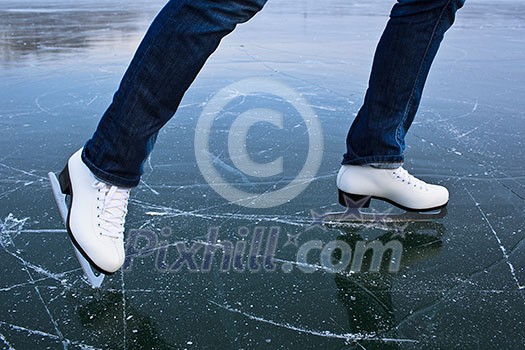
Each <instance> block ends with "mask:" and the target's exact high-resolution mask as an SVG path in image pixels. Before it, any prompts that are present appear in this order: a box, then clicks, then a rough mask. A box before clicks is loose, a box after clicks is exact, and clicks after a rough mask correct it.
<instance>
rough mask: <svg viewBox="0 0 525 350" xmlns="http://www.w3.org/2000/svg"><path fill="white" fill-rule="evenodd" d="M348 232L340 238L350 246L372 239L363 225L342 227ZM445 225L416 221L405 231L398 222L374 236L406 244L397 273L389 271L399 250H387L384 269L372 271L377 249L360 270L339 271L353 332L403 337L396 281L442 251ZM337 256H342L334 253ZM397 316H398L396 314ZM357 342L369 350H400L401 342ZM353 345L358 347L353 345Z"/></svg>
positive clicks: (342, 298) (338, 280) (341, 293)
mask: <svg viewBox="0 0 525 350" xmlns="http://www.w3.org/2000/svg"><path fill="white" fill-rule="evenodd" d="M342 230H343V231H344V232H345V234H343V235H342V236H340V237H338V238H337V240H340V241H343V242H345V243H346V244H348V245H349V246H350V247H355V246H356V244H357V243H358V242H362V241H363V240H365V241H372V240H371V239H370V238H369V237H366V236H365V237H363V233H365V234H366V232H360V231H364V229H363V228H360V227H347V228H343V229H342ZM444 233H445V227H444V226H443V225H442V224H441V223H438V222H431V221H428V222H412V223H407V224H406V225H405V226H404V227H403V229H402V232H400V230H399V226H398V225H394V224H392V225H391V230H387V232H386V233H384V234H382V235H381V236H379V237H376V238H374V239H373V241H379V242H381V243H382V244H383V245H385V246H386V245H387V244H388V243H389V242H392V240H397V241H399V242H400V243H401V245H402V249H403V251H402V256H401V261H400V264H399V270H398V272H397V273H392V272H391V270H389V265H390V263H391V259H392V258H393V255H394V253H395V252H393V251H392V250H389V251H383V252H382V253H384V254H383V255H382V257H381V269H380V270H379V272H370V270H369V267H370V266H371V264H372V260H373V259H374V254H376V252H375V251H373V250H372V249H369V250H368V251H367V252H365V254H364V256H363V264H362V268H361V270H360V271H351V267H348V268H347V269H346V270H345V271H342V272H341V273H338V274H337V275H336V277H335V282H336V285H337V287H338V291H337V294H338V297H339V299H340V301H341V302H342V304H343V305H344V306H345V308H346V309H347V312H348V324H349V328H350V329H349V332H352V333H359V332H362V333H374V334H376V335H377V336H380V337H388V338H402V335H401V334H397V333H398V332H397V329H396V326H397V324H398V323H397V322H399V321H400V317H399V313H400V312H397V313H396V311H398V310H396V307H395V305H394V303H393V301H392V295H393V294H394V293H393V291H392V285H393V281H394V280H395V279H396V277H397V276H399V274H402V273H403V271H406V270H407V269H409V268H410V267H412V266H415V265H417V264H418V263H421V262H423V261H424V260H427V259H429V258H431V257H435V256H437V255H439V254H440V252H441V248H442V245H443V243H442V240H441V237H442V236H443V234H444ZM333 258H334V259H335V260H337V259H338V257H337V255H336V254H334V256H333ZM396 316H397V317H396ZM358 343H359V344H357V343H356V344H354V345H356V346H357V347H356V348H366V349H382V350H384V349H400V348H401V345H400V344H397V343H392V342H388V343H381V342H377V341H359V342H358ZM349 348H354V347H353V346H351V347H349Z"/></svg>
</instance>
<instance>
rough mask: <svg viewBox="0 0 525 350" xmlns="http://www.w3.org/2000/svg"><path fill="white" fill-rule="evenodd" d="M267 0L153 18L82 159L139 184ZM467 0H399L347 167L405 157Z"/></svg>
mask: <svg viewBox="0 0 525 350" xmlns="http://www.w3.org/2000/svg"><path fill="white" fill-rule="evenodd" d="M265 2H266V0H172V1H170V2H168V3H167V4H166V6H165V7H164V8H163V9H162V11H161V12H160V13H159V15H158V16H157V17H156V18H155V20H154V21H153V23H152V24H151V26H150V28H149V30H148V32H147V33H146V35H145V37H144V39H143V41H142V43H141V44H140V46H139V48H138V50H137V52H136V53H135V56H134V58H133V60H132V62H131V63H130V65H129V67H128V69H127V71H126V73H125V75H124V77H123V79H122V81H121V84H120V86H119V89H118V90H117V92H116V93H115V95H114V97H113V101H112V103H111V105H110V106H109V108H108V109H107V110H106V112H105V113H104V115H103V117H102V119H101V120H100V123H99V125H98V127H97V130H96V131H95V133H94V135H93V137H92V138H91V139H90V140H89V141H88V142H87V143H86V144H85V147H84V151H83V153H82V160H83V161H84V163H85V164H86V165H87V166H88V168H89V169H90V170H91V171H92V172H93V174H94V175H95V176H96V177H98V178H99V179H100V180H103V181H105V182H107V183H110V184H113V185H117V186H120V187H134V186H137V185H138V183H139V181H140V176H141V175H142V173H143V164H144V162H145V160H146V158H147V157H148V155H149V153H150V152H151V151H152V149H153V146H154V144H155V141H156V138H157V134H158V132H159V130H160V129H161V128H162V126H163V125H164V124H166V122H167V121H168V120H169V119H170V118H171V117H172V116H173V114H174V113H175V111H176V110H177V108H178V106H179V103H180V101H181V99H182V97H183V95H184V93H185V92H186V90H187V89H188V87H189V86H190V84H191V83H192V82H193V80H194V79H195V77H196V76H197V74H198V72H199V71H200V69H201V68H202V66H203V65H204V63H205V62H206V60H207V58H208V57H209V56H210V55H211V54H212V53H213V52H214V51H215V49H216V48H217V46H218V45H219V43H220V41H221V39H222V38H223V37H224V36H225V35H227V34H228V33H230V32H231V31H232V30H233V29H234V28H235V26H236V25H237V24H239V23H242V22H245V21H247V20H249V19H250V18H251V17H253V16H254V15H255V14H256V13H257V12H258V11H259V10H261V9H262V7H263V6H264V4H265ZM463 3H464V0H398V3H397V4H396V5H395V6H394V8H393V10H392V13H391V18H390V20H389V22H388V24H387V27H386V29H385V32H384V34H383V37H382V38H381V41H380V42H379V45H378V48H377V51H376V54H375V59H374V64H373V69H372V73H371V78H370V85H369V88H368V91H367V94H366V98H365V102H364V105H363V107H362V108H361V110H360V112H359V114H358V116H357V118H356V119H355V121H354V123H353V125H352V127H351V129H350V131H349V133H348V138H347V146H348V147H347V153H346V154H345V155H344V161H343V163H344V164H369V163H390V162H402V161H403V150H404V148H405V144H404V137H405V134H406V132H407V130H408V128H409V127H410V124H411V122H412V120H413V118H414V115H415V113H416V110H417V107H418V104H419V101H420V98H421V93H422V90H423V85H424V82H425V79H426V77H427V74H428V71H429V69H430V65H431V63H432V61H433V59H434V57H435V55H436V52H437V50H438V47H439V44H440V42H441V40H442V39H443V34H444V33H445V31H446V30H447V29H448V28H449V27H450V26H451V25H452V23H453V21H454V16H455V12H456V10H457V9H458V8H460V7H461V6H462V5H463Z"/></svg>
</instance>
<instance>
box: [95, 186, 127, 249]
mask: <svg viewBox="0 0 525 350" xmlns="http://www.w3.org/2000/svg"><path fill="white" fill-rule="evenodd" d="M93 187H94V188H96V189H98V197H97V201H98V202H99V203H98V205H97V209H98V210H99V212H98V215H97V217H98V219H99V224H98V226H99V228H100V234H101V235H103V236H107V237H112V238H116V239H122V238H123V237H124V223H125V221H126V214H127V213H128V200H129V193H130V189H129V188H120V187H117V186H111V185H108V184H106V183H104V182H100V181H96V182H95V183H94V184H93Z"/></svg>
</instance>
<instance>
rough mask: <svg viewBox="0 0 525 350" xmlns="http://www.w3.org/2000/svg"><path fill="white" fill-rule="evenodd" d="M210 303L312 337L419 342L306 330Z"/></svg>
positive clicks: (406, 341) (415, 341)
mask: <svg viewBox="0 0 525 350" xmlns="http://www.w3.org/2000/svg"><path fill="white" fill-rule="evenodd" d="M208 302H209V303H210V304H213V305H215V306H217V307H219V308H221V309H223V310H226V311H229V312H232V313H236V314H240V315H243V316H245V317H247V318H249V319H250V320H254V321H258V322H263V323H267V324H271V325H273V326H277V327H280V328H286V329H289V330H292V331H296V332H299V333H306V334H311V335H315V336H318V337H325V338H334V339H343V340H346V341H351V342H354V341H358V340H368V341H378V342H395V343H417V342H418V341H417V340H414V339H403V338H380V337H378V336H377V335H375V334H372V333H345V334H340V333H333V332H330V331H318V330H313V329H308V328H304V327H298V326H294V325H291V324H289V323H279V322H276V321H273V320H268V319H265V318H263V317H260V316H256V315H252V314H250V313H247V312H244V311H241V310H238V309H235V308H233V307H231V306H229V305H221V304H219V303H217V302H215V301H213V300H208Z"/></svg>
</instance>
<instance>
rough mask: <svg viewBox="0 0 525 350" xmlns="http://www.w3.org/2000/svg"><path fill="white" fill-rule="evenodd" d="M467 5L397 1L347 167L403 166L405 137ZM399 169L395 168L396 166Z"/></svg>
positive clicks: (445, 0)
mask: <svg viewBox="0 0 525 350" xmlns="http://www.w3.org/2000/svg"><path fill="white" fill-rule="evenodd" d="M464 2H465V0H398V3H397V4H395V5H394V7H393V9H392V12H391V15H390V20H389V21H388V24H387V26H386V29H385V31H384V33H383V35H382V37H381V40H380V41H379V44H378V46H377V50H376V54H375V58H374V63H373V66H372V72H371V75H370V81H369V87H368V91H367V93H366V96H365V100H364V104H363V106H362V107H361V109H360V111H359V113H358V115H357V117H356V119H355V120H354V122H353V124H352V126H351V128H350V130H349V132H348V136H347V140H346V142H347V153H346V154H345V155H344V158H343V162H342V163H343V164H353V165H364V164H371V163H394V164H397V165H398V166H399V164H401V163H402V162H403V152H404V150H405V135H406V133H407V131H408V128H409V127H410V125H411V124H412V121H413V120H414V116H415V114H416V112H417V109H418V106H419V102H420V100H421V95H422V92H423V86H424V84H425V81H426V78H427V76H428V72H429V70H430V66H431V64H432V61H433V60H434V57H435V56H436V53H437V51H438V48H439V45H440V43H441V41H442V40H443V36H444V34H445V32H446V31H447V30H448V29H449V28H450V27H451V26H452V23H453V22H454V19H455V13H456V11H457V10H458V9H459V8H461V7H462V6H463V3H464ZM393 167H395V166H393Z"/></svg>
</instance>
